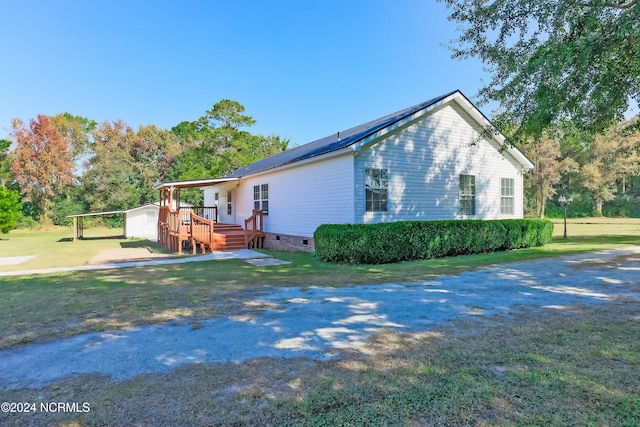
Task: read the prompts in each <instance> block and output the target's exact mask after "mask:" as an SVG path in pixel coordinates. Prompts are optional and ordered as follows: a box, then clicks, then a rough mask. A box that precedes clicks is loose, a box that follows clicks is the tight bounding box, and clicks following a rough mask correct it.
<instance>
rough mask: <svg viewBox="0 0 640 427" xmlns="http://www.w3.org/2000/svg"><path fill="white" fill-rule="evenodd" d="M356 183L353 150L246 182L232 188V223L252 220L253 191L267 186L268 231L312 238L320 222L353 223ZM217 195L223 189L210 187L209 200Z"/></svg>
mask: <svg viewBox="0 0 640 427" xmlns="http://www.w3.org/2000/svg"><path fill="white" fill-rule="evenodd" d="M353 182H354V177H353V154H351V153H350V152H347V153H345V154H342V155H338V156H334V157H331V158H328V159H324V160H318V161H315V162H311V163H307V164H300V165H299V166H294V167H289V168H282V169H279V170H274V171H268V172H265V173H261V174H255V175H253V176H250V177H247V178H243V179H241V180H240V181H239V182H238V183H233V184H232V185H233V186H234V191H233V208H234V217H235V222H233V223H235V224H240V225H242V226H244V219H246V218H248V217H249V216H251V211H252V210H253V209H254V207H255V205H254V187H255V186H261V185H262V184H267V183H268V186H269V187H268V202H269V216H268V217H265V220H264V225H265V231H267V232H270V233H275V234H278V233H281V234H285V235H292V236H305V237H313V233H314V231H315V230H316V228H318V226H319V225H321V224H327V223H349V222H353V220H354V216H353V206H354V192H353ZM236 186H237V187H236ZM218 188H220V189H218ZM260 190H262V188H261V189H260ZM214 191H224V188H223V186H218V187H209V188H208V189H206V190H205V201H206V200H207V199H208V198H210V199H211V200H212V199H213V192H214ZM222 194H224V193H222ZM224 222H227V221H224ZM229 222H230V221H229Z"/></svg>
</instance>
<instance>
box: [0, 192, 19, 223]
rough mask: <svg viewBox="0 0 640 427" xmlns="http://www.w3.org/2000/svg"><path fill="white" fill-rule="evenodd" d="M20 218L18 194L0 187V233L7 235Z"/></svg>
mask: <svg viewBox="0 0 640 427" xmlns="http://www.w3.org/2000/svg"><path fill="white" fill-rule="evenodd" d="M20 217H22V204H21V203H20V194H19V193H18V192H17V191H14V190H9V189H7V187H5V186H4V185H0V231H1V232H2V233H3V234H7V233H8V232H9V231H11V230H12V229H14V228H15V227H16V225H17V224H18V221H19V220H20Z"/></svg>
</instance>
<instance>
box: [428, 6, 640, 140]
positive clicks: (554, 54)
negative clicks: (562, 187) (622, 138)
mask: <svg viewBox="0 0 640 427" xmlns="http://www.w3.org/2000/svg"><path fill="white" fill-rule="evenodd" d="M439 1H441V2H444V3H446V5H447V6H448V7H449V8H450V10H451V15H450V17H449V19H450V20H453V21H455V22H457V23H458V24H459V27H458V28H459V32H460V36H459V37H458V38H457V39H456V40H454V41H453V42H452V46H451V48H452V50H453V57H455V58H469V57H476V58H478V59H480V60H481V61H482V62H483V63H484V64H485V66H486V69H487V70H488V71H489V72H490V73H491V80H490V81H489V82H488V83H487V84H486V85H485V87H484V88H482V89H481V91H480V96H481V99H482V100H483V101H491V100H493V101H498V102H499V103H500V104H501V106H502V107H503V108H504V109H505V111H506V115H505V117H504V118H505V119H506V120H508V121H509V122H511V123H517V124H518V129H517V130H516V132H515V136H516V137H517V136H519V135H530V136H534V137H540V136H541V135H542V132H543V130H544V129H547V128H549V127H550V126H551V125H552V124H553V123H556V122H557V121H558V120H559V119H560V118H563V117H569V118H570V119H571V120H572V121H573V122H574V123H575V124H576V125H577V126H578V128H580V129H582V130H586V131H588V132H590V133H591V134H596V133H599V132H602V131H604V130H605V129H606V128H608V126H609V125H610V124H612V123H613V122H615V121H616V120H618V119H620V118H621V117H622V115H623V114H624V113H625V112H626V111H628V110H629V107H630V106H631V105H634V104H635V105H636V106H637V105H638V103H639V102H640V0H585V1H576V0H558V1H532V0H493V1H485V0H480V1H478V0H439Z"/></svg>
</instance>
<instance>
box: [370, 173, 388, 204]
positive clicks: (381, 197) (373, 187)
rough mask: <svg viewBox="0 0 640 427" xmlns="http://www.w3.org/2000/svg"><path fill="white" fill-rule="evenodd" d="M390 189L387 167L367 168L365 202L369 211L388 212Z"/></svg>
mask: <svg viewBox="0 0 640 427" xmlns="http://www.w3.org/2000/svg"><path fill="white" fill-rule="evenodd" d="M388 191H389V171H388V170H387V169H365V203H366V211H367V212H386V211H387V193H388Z"/></svg>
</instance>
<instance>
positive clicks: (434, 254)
mask: <svg viewBox="0 0 640 427" xmlns="http://www.w3.org/2000/svg"><path fill="white" fill-rule="evenodd" d="M552 233H553V223H551V221H548V220H542V219H507V220H495V221H482V220H447V221H401V222H386V223H377V224H324V225H321V226H320V227H318V228H317V230H316V231H315V233H314V236H313V237H314V244H315V250H316V254H317V255H318V256H319V257H320V258H321V259H322V260H324V261H329V262H339V263H350V264H385V263H392V262H400V261H409V260H416V259H430V258H438V257H444V256H454V255H468V254H476V253H483V252H495V251H506V250H511V249H519V248H527V247H532V246H542V245H544V244H546V243H549V242H550V241H551V234H552Z"/></svg>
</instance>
